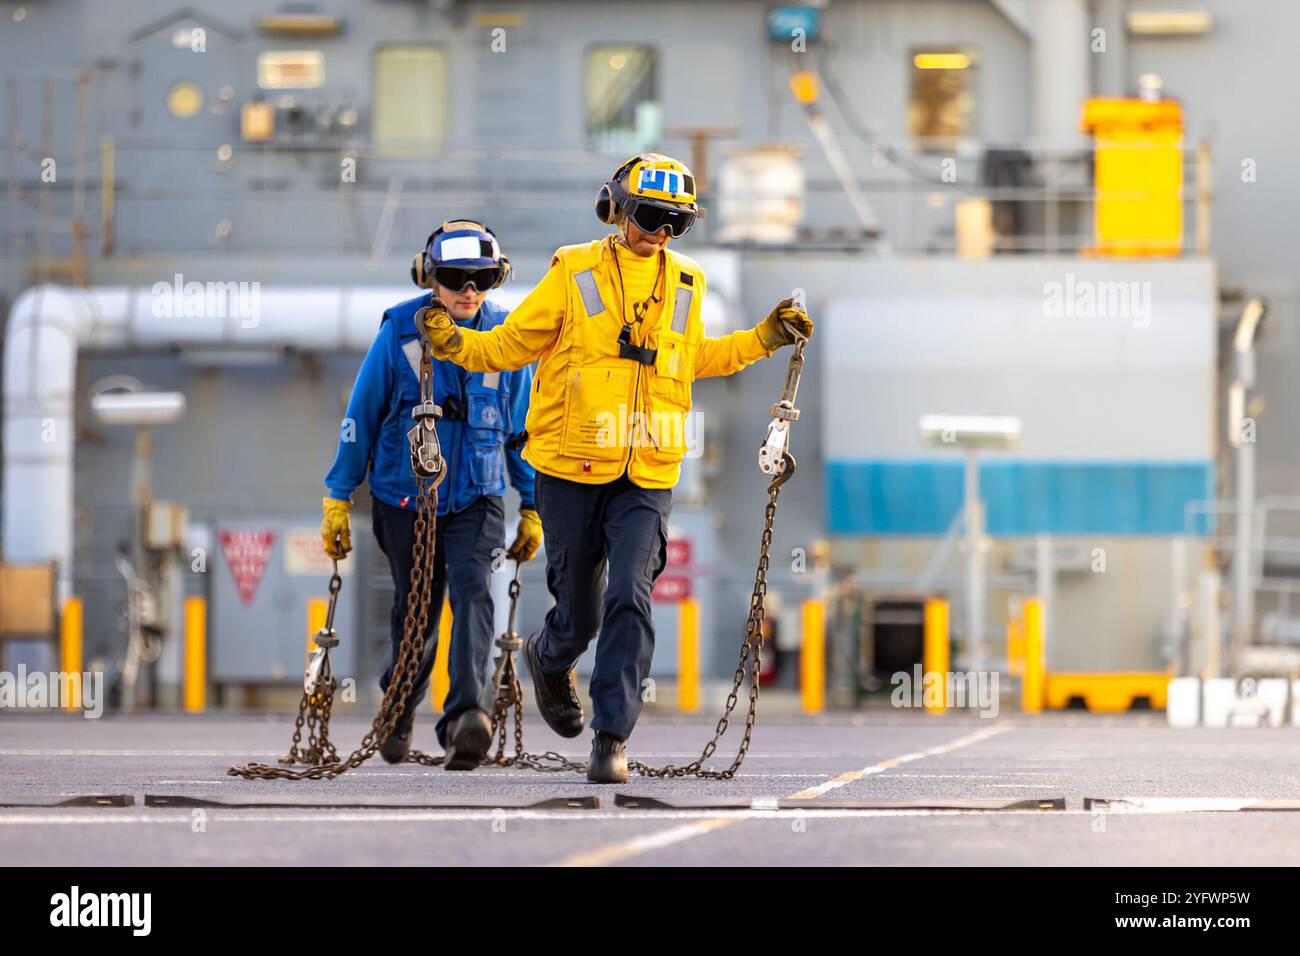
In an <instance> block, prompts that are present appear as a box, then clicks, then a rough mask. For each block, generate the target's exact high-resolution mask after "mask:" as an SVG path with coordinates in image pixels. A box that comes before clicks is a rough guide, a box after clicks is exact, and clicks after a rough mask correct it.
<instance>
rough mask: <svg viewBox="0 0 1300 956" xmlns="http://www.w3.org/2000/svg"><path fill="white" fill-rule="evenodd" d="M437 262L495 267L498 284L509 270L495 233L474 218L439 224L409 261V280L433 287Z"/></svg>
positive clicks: (476, 267)
mask: <svg viewBox="0 0 1300 956" xmlns="http://www.w3.org/2000/svg"><path fill="white" fill-rule="evenodd" d="M439 266H452V267H455V268H458V269H491V268H496V269H497V270H499V275H498V276H497V281H496V285H498V286H499V285H500V284H501V283H502V282H504V281H505V280H506V276H508V275H509V274H510V260H509V259H507V258H506V257H505V255H504V254H502V252H501V244H500V243H499V242H497V237H496V234H495V233H493V232H492V230H491V229H490V228H489V227H487V226H485V225H484V224H483V223H481V222H476V221H474V220H473V219H451V220H448V221H447V222H444V223H443V224H442V225H441V226H439V227H438V228H437V229H436V230H435V231H434V232H433V234H432V235H430V236H429V238H428V240H427V241H426V242H425V244H424V251H423V252H421V253H420V254H419V255H417V256H416V257H415V261H414V262H412V263H411V281H413V282H414V283H415V284H416V285H417V286H419V287H420V288H421V289H428V288H432V285H433V278H434V276H433V273H434V270H435V269H437V268H438V267H439ZM494 288H495V286H494Z"/></svg>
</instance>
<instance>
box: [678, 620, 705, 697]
mask: <svg viewBox="0 0 1300 956" xmlns="http://www.w3.org/2000/svg"><path fill="white" fill-rule="evenodd" d="M677 707H678V709H679V710H681V711H682V712H683V713H687V714H689V713H693V712H694V711H696V710H698V709H699V707H700V603H699V602H698V601H697V600H695V598H686V599H685V600H683V601H682V602H681V603H680V604H678V605H677Z"/></svg>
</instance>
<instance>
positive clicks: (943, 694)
mask: <svg viewBox="0 0 1300 956" xmlns="http://www.w3.org/2000/svg"><path fill="white" fill-rule="evenodd" d="M950 655H951V651H950V650H949V631H948V602H947V601H945V600H943V599H942V598H931V599H930V600H928V601H926V602H925V638H924V641H923V644H922V656H923V658H924V661H923V665H922V671H923V673H924V675H925V676H924V677H923V678H922V681H921V691H922V697H921V700H922V702H923V705H924V707H925V709H926V711H927V712H928V713H931V714H942V713H943V712H944V711H946V710H947V709H948V669H949V666H950ZM932 674H933V675H934V676H933V677H932V676H930V675H932ZM935 681H937V682H938V684H937V687H938V690H937V691H936V690H931V687H932V686H934V682H935ZM936 698H937V699H936Z"/></svg>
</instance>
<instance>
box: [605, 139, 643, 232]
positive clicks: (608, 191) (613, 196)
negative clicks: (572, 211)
mask: <svg viewBox="0 0 1300 956" xmlns="http://www.w3.org/2000/svg"><path fill="white" fill-rule="evenodd" d="M642 159H645V154H644V153H638V154H637V155H636V156H633V157H632V158H631V159H629V160H628V161H627V162H626V163H624V164H623V165H622V166H620V167H618V169H616V170H614V175H613V176H611V177H609V179H608V180H607V181H606V182H605V185H603V186H601V187H600V191H599V192H597V193H596V218H597V219H599V220H600V221H601V222H603V223H604V224H605V225H607V226H608V225H612V224H613V222H614V216H615V214H616V213H617V212H618V208H619V206H621V205H622V203H623V198H624V197H625V196H627V187H626V186H624V185H623V177H624V176H626V175H627V173H628V170H630V169H631V168H632V167H633V166H635V165H636V164H637V163H638V162H640V161H641V160H642Z"/></svg>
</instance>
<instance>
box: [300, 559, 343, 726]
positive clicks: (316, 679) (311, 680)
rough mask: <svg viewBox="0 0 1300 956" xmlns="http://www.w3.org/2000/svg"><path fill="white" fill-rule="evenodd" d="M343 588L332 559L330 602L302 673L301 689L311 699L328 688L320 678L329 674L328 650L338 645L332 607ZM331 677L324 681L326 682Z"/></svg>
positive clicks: (337, 564)
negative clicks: (305, 668)
mask: <svg viewBox="0 0 1300 956" xmlns="http://www.w3.org/2000/svg"><path fill="white" fill-rule="evenodd" d="M342 589H343V577H342V575H340V574H339V562H338V559H337V558H336V559H335V560H334V571H333V573H332V574H331V575H330V604H329V609H328V610H327V611H326V612H325V626H324V627H322V628H321V629H320V630H319V631H317V632H316V636H315V637H314V638H313V639H312V640H313V642H314V643H315V644H316V648H315V650H313V651H312V652H311V657H310V658H308V660H307V670H306V671H305V672H304V673H303V678H302V689H303V693H305V694H306V695H307V696H308V697H309V698H310V699H312V700H313V701H314V700H315V699H316V697H317V696H318V695H319V694H323V693H325V692H327V691H328V690H329V687H328V686H323V685H322V683H321V678H322V677H323V676H326V675H328V674H329V660H330V650H332V649H333V648H335V647H338V646H339V636H338V632H337V631H335V630H334V608H335V606H336V605H337V604H338V600H339V591H341V590H342ZM332 680H333V678H329V679H328V680H327V681H326V684H328V683H329V682H330V681H332Z"/></svg>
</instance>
